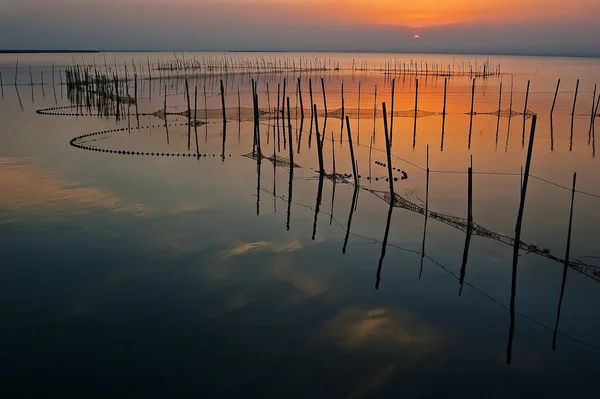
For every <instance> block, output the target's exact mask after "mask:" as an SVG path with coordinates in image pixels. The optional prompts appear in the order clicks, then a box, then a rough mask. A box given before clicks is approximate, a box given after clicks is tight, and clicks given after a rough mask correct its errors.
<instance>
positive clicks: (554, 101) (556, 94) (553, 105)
mask: <svg viewBox="0 0 600 399" xmlns="http://www.w3.org/2000/svg"><path fill="white" fill-rule="evenodd" d="M559 88H560V79H558V82H557V83H556V91H555V92H554V100H552V109H550V117H552V115H554V107H555V106H556V98H557V97H558V89H559Z"/></svg>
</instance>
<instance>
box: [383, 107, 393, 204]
mask: <svg viewBox="0 0 600 399" xmlns="http://www.w3.org/2000/svg"><path fill="white" fill-rule="evenodd" d="M381 106H382V108H383V128H384V131H385V152H386V154H387V168H388V180H389V183H390V203H391V204H392V205H393V204H395V203H396V195H395V193H394V175H393V173H392V152H391V145H390V135H389V132H388V122H387V109H386V107H385V102H383V103H381Z"/></svg>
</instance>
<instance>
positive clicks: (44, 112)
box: [36, 106, 408, 182]
mask: <svg viewBox="0 0 600 399" xmlns="http://www.w3.org/2000/svg"><path fill="white" fill-rule="evenodd" d="M68 108H71V107H69V106H67V107H51V108H44V109H40V110H37V111H36V112H37V113H38V114H41V115H57V116H92V115H88V114H83V113H57V112H53V111H56V110H61V109H68ZM161 126H162V125H148V126H141V127H136V128H134V129H136V130H142V129H148V128H151V127H152V128H154V127H161ZM169 126H187V123H181V124H175V125H172V124H169ZM127 130H129V129H128V128H119V129H110V130H103V131H99V132H93V133H86V134H84V135H81V136H77V137H75V138H73V139H72V140H71V141H70V143H69V144H70V145H71V146H73V147H76V148H80V149H82V150H87V151H94V152H102V153H108V154H119V155H136V156H157V157H189V158H191V157H194V158H198V159H200V158H202V157H204V158H207V157H209V154H192V153H176V152H171V153H169V152H143V151H126V150H111V149H103V148H96V147H90V146H85V145H80V144H77V143H76V141H78V140H81V139H83V138H87V137H93V136H98V135H102V134H108V133H114V132H124V131H127ZM212 157H216V154H212ZM229 157H231V154H229ZM374 163H375V164H376V165H378V166H382V167H386V166H387V165H386V164H385V163H382V162H379V161H375V162H374ZM393 169H394V170H397V171H398V172H401V173H402V177H401V178H400V179H401V180H406V179H408V175H407V173H406V172H405V171H403V170H402V171H401V170H400V169H396V168H393ZM343 176H344V177H346V178H350V177H352V174H347V173H344V175H343ZM358 178H359V179H361V178H362V176H361V175H359V176H358ZM379 179H380V178H379V177H375V178H373V180H375V181H379ZM382 179H383V178H382ZM367 180H371V176H368V177H367ZM385 181H386V182H387V181H389V178H387V177H386V178H385ZM394 181H398V177H394Z"/></svg>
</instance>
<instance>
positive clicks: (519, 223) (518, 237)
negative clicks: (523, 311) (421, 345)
mask: <svg viewBox="0 0 600 399" xmlns="http://www.w3.org/2000/svg"><path fill="white" fill-rule="evenodd" d="M536 124H537V115H533V117H532V120H531V133H530V134H529V147H528V150H527V160H526V161H525V176H524V177H523V184H522V186H521V200H520V204H519V213H518V216H517V224H516V226H515V239H514V246H513V268H512V279H511V295H510V327H509V334H508V345H507V350H506V362H507V363H508V364H511V362H512V342H513V336H514V328H515V298H516V293H517V267H518V260H519V248H520V244H521V227H522V223H523V212H524V210H525V199H526V198H527V186H528V183H529V171H530V169H531V156H532V154H533V144H534V141H535V127H536Z"/></svg>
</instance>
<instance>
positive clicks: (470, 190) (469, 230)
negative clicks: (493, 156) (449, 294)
mask: <svg viewBox="0 0 600 399" xmlns="http://www.w3.org/2000/svg"><path fill="white" fill-rule="evenodd" d="M468 176H469V178H468V179H469V185H468V211H467V212H468V215H467V223H468V225H467V236H466V239H465V247H464V251H463V259H462V266H461V268H460V290H459V292H458V296H462V290H463V287H464V283H465V275H466V271H467V260H468V258H469V247H470V244H471V235H472V233H473V167H472V166H471V167H469V171H468Z"/></svg>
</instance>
